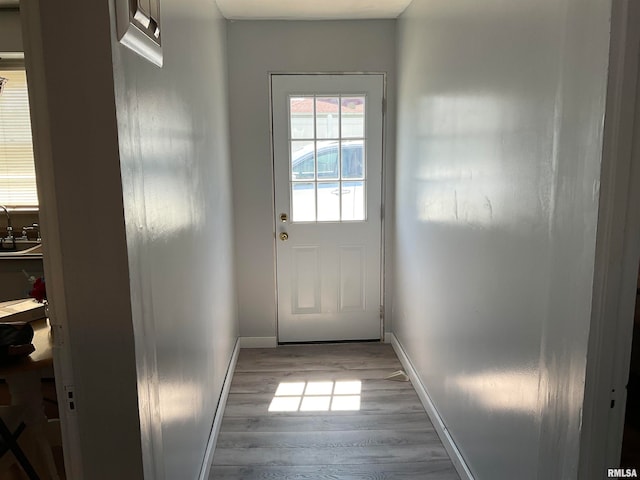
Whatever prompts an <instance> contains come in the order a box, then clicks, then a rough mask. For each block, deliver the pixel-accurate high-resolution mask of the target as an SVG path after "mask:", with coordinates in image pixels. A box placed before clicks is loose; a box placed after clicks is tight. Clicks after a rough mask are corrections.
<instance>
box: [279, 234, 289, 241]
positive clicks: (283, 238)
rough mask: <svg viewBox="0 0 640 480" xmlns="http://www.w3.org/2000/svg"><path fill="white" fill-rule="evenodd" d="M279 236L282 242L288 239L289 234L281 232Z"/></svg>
mask: <svg viewBox="0 0 640 480" xmlns="http://www.w3.org/2000/svg"><path fill="white" fill-rule="evenodd" d="M279 236H280V240H282V241H283V242H286V241H287V240H289V234H288V233H287V232H282V233H281V234H280V235H279Z"/></svg>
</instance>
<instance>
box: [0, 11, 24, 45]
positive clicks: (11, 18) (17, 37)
mask: <svg viewBox="0 0 640 480" xmlns="http://www.w3.org/2000/svg"><path fill="white" fill-rule="evenodd" d="M0 52H22V35H21V31H20V14H19V12H18V10H17V9H16V10H9V9H6V10H2V9H0Z"/></svg>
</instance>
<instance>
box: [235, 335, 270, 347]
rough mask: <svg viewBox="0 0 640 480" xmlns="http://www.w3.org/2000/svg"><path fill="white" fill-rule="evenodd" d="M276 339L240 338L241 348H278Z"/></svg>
mask: <svg viewBox="0 0 640 480" xmlns="http://www.w3.org/2000/svg"><path fill="white" fill-rule="evenodd" d="M277 346H278V339H277V338H276V337H240V348H276V347H277Z"/></svg>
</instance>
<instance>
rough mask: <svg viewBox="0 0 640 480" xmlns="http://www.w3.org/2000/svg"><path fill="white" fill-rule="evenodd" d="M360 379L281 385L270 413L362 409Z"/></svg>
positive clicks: (282, 383) (270, 406)
mask: <svg viewBox="0 0 640 480" xmlns="http://www.w3.org/2000/svg"><path fill="white" fill-rule="evenodd" d="M361 391H362V382H361V381H360V380H341V381H336V382H333V381H322V382H281V383H280V384H279V385H278V388H277V389H276V393H275V395H274V397H273V400H271V404H270V405H269V411H270V412H329V411H332V412H337V411H357V410H360V394H361Z"/></svg>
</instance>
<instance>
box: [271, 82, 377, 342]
mask: <svg viewBox="0 0 640 480" xmlns="http://www.w3.org/2000/svg"><path fill="white" fill-rule="evenodd" d="M277 75H381V76H382V145H381V149H382V151H381V152H380V154H381V158H382V159H381V161H382V173H381V176H380V205H381V211H380V298H379V300H380V301H379V304H380V341H381V342H384V338H385V337H384V327H385V303H384V299H385V291H386V290H385V289H386V285H385V278H386V275H385V268H384V266H385V258H386V242H385V239H386V235H385V228H386V227H385V220H386V218H385V217H386V215H385V211H386V209H385V205H386V194H387V192H386V188H385V185H386V179H387V158H386V155H385V150H386V146H387V80H388V79H387V73H386V72H376V71H367V72H357V71H356V72H353V71H344V72H333V71H310V72H301V71H270V72H269V74H268V76H269V85H268V87H269V92H268V93H269V97H268V98H269V148H270V154H271V205H272V209H273V215H272V218H273V223H272V232H271V234H272V237H273V243H272V248H273V275H274V285H275V289H274V292H273V294H274V297H273V299H274V303H275V312H276V332H275V333H276V344H277V345H279V344H280V336H279V332H280V329H279V325H278V323H279V318H280V314H279V311H278V252H277V249H278V244H277V241H278V238H277V232H278V222H277V219H276V175H275V151H274V142H273V102H272V95H273V77H274V76H277Z"/></svg>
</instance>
